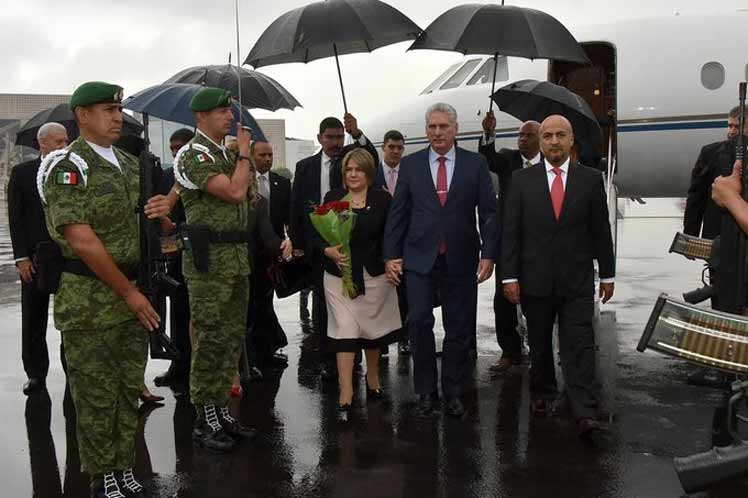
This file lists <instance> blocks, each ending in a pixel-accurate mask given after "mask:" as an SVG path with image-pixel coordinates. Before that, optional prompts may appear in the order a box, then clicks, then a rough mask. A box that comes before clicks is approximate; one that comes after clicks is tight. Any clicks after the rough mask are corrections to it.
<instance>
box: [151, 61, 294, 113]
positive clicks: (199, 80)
mask: <svg viewBox="0 0 748 498" xmlns="http://www.w3.org/2000/svg"><path fill="white" fill-rule="evenodd" d="M237 80H238V77H237V68H236V66H232V65H230V64H226V65H217V66H195V67H190V68H187V69H185V70H183V71H180V72H178V73H177V74H175V75H174V76H172V77H171V78H169V79H168V80H166V81H165V82H164V83H194V84H197V85H205V86H212V87H216V88H223V89H225V90H228V91H230V92H231V94H232V95H233V96H234V98H236V99H238V98H239V87H238V84H237ZM241 82H242V87H241V90H242V104H243V105H244V106H245V107H247V108H249V109H265V110H267V111H277V110H278V109H290V110H294V109H295V108H296V107H301V104H300V103H299V101H298V100H296V99H295V98H294V96H293V95H291V94H290V93H289V91H288V90H286V89H285V88H283V86H282V85H281V84H280V83H278V82H277V81H275V80H274V79H273V78H271V77H270V76H266V75H264V74H262V73H260V72H257V71H251V70H249V69H245V68H241Z"/></svg>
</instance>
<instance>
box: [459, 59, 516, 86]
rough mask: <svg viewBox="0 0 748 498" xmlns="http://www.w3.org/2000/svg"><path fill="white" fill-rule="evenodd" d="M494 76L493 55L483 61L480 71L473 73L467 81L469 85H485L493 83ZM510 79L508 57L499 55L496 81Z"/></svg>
mask: <svg viewBox="0 0 748 498" xmlns="http://www.w3.org/2000/svg"><path fill="white" fill-rule="evenodd" d="M491 78H493V57H492V58H490V59H487V60H486V62H484V63H483V65H482V66H481V68H480V69H478V72H477V73H475V74H474V75H473V77H472V78H470V80H469V81H468V82H467V84H468V85H483V84H486V83H491ZM508 79H509V67H508V66H507V63H506V57H504V56H499V59H498V61H497V65H496V81H506V80H508Z"/></svg>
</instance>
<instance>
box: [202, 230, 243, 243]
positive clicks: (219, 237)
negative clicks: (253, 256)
mask: <svg viewBox="0 0 748 498" xmlns="http://www.w3.org/2000/svg"><path fill="white" fill-rule="evenodd" d="M247 242H249V234H247V232H246V231H239V230H233V231H228V232H214V231H213V230H211V231H210V243H211V244H246V243H247Z"/></svg>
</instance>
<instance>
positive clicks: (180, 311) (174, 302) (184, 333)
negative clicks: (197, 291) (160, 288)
mask: <svg viewBox="0 0 748 498" xmlns="http://www.w3.org/2000/svg"><path fill="white" fill-rule="evenodd" d="M169 327H170V328H171V340H172V342H174V346H175V347H176V348H177V351H179V358H178V359H176V360H174V361H172V368H173V369H176V370H177V372H179V373H184V374H185V375H187V374H189V372H190V360H191V356H192V345H191V344H190V299H189V293H188V292H187V286H186V285H185V284H184V283H183V284H182V285H180V286H179V287H178V288H177V289H176V290H175V291H173V292H172V294H171V295H170V296H169Z"/></svg>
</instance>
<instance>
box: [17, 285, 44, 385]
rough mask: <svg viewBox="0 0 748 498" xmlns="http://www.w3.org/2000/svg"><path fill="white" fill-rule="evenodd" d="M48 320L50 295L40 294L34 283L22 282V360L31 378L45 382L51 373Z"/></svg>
mask: <svg viewBox="0 0 748 498" xmlns="http://www.w3.org/2000/svg"><path fill="white" fill-rule="evenodd" d="M48 320H49V294H43V293H41V292H38V291H37V290H36V287H35V284H34V282H31V283H30V284H27V283H25V282H21V358H22V359H23V369H24V370H25V371H26V376H27V377H29V378H32V377H33V378H36V379H42V380H44V379H45V378H46V377H47V371H49V352H48V351H47V322H48Z"/></svg>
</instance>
